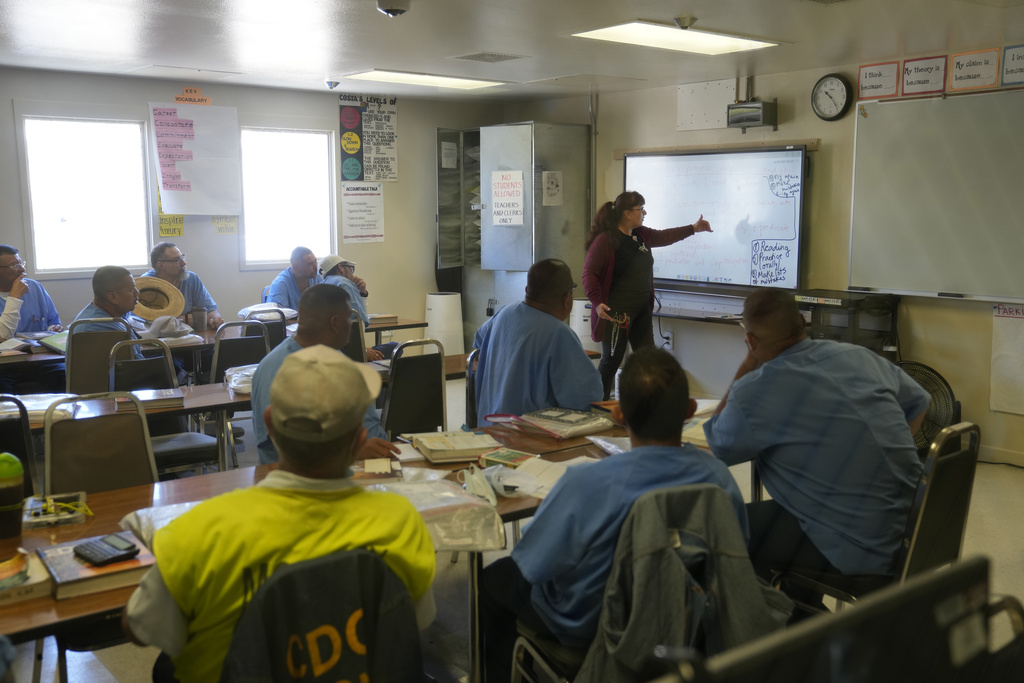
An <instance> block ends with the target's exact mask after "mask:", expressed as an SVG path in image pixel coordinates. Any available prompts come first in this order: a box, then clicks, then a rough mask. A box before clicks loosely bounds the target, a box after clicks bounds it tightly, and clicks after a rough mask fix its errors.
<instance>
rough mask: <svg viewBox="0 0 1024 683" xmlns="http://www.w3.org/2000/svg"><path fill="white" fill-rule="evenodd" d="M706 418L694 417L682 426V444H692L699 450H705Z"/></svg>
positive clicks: (706, 443) (706, 442) (706, 444)
mask: <svg viewBox="0 0 1024 683" xmlns="http://www.w3.org/2000/svg"><path fill="white" fill-rule="evenodd" d="M707 421H708V418H706V417H694V418H692V419H690V420H688V421H687V422H686V424H685V425H683V443H692V444H693V445H694V446H697V447H699V448H707V447H708V440H707V439H706V438H705V437H704V423H705V422H707Z"/></svg>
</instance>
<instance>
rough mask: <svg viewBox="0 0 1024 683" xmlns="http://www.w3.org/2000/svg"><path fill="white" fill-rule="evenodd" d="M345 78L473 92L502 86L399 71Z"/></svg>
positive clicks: (360, 74) (369, 72) (370, 72)
mask: <svg viewBox="0 0 1024 683" xmlns="http://www.w3.org/2000/svg"><path fill="white" fill-rule="evenodd" d="M345 78H353V79H356V80H360V81H378V82H381V83H401V84H404V85H429V86H434V87H436V88H456V89H458V90H475V89H477V88H489V87H491V86H494V85H503V84H502V83H499V82H497V81H477V80H472V79H469V78H454V77H451V76H434V75H432V74H416V73H406V72H401V71H380V70H376V69H375V70H373V71H364V72H362V73H357V74H350V75H348V76H345Z"/></svg>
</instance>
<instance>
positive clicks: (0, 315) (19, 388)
mask: <svg viewBox="0 0 1024 683" xmlns="http://www.w3.org/2000/svg"><path fill="white" fill-rule="evenodd" d="M61 329H63V328H61V326H60V316H58V315H57V309H56V308H55V307H54V305H53V301H52V300H51V299H50V295H49V294H47V293H46V290H45V289H43V286H42V285H41V284H39V283H38V282H36V281H35V280H30V279H28V278H27V277H25V261H22V260H21V257H20V256H19V255H18V250H17V249H16V248H15V247H12V246H10V245H7V244H0V341H6V340H8V339H13V338H14V335H16V334H19V333H21V332H46V331H50V332H60V331H61ZM32 365H33V367H30V368H28V367H20V368H14V367H10V368H5V369H4V370H3V372H0V393H5V394H9V393H41V392H43V393H53V392H62V391H64V364H63V363H46V364H45V365H42V364H39V363H33V364H32Z"/></svg>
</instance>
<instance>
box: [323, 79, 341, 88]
mask: <svg viewBox="0 0 1024 683" xmlns="http://www.w3.org/2000/svg"><path fill="white" fill-rule="evenodd" d="M324 85H326V86H327V89H328V90H334V89H335V88H337V87H338V86H339V85H341V81H324Z"/></svg>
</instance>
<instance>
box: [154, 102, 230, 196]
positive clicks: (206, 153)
mask: <svg viewBox="0 0 1024 683" xmlns="http://www.w3.org/2000/svg"><path fill="white" fill-rule="evenodd" d="M149 114H150V124H151V129H152V131H153V133H152V138H151V139H152V141H153V148H154V150H155V154H156V159H157V162H158V164H159V168H160V201H161V205H162V210H163V211H164V212H165V213H167V214H190V215H199V216H213V215H222V214H226V215H231V216H237V215H239V214H240V213H242V169H241V156H240V145H241V142H240V137H239V136H240V134H239V128H238V110H237V109H235V108H234V107H211V106H203V105H195V104H160V103H156V102H150V103H149Z"/></svg>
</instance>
